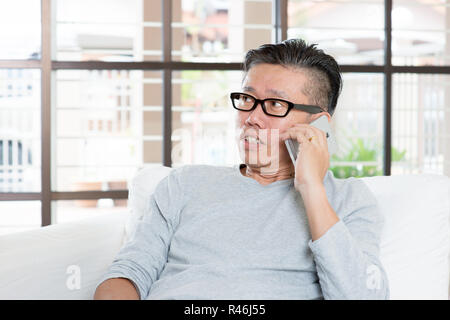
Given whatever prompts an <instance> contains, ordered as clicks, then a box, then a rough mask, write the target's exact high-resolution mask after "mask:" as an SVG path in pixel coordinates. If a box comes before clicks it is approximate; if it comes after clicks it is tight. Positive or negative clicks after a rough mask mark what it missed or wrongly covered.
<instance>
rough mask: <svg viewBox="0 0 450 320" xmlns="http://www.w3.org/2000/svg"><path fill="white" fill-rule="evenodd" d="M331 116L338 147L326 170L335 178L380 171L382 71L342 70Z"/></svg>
mask: <svg viewBox="0 0 450 320" xmlns="http://www.w3.org/2000/svg"><path fill="white" fill-rule="evenodd" d="M343 78H344V81H343V83H344V86H343V89H342V93H341V96H340V97H339V100H338V105H337V107H336V111H335V113H334V114H333V117H332V129H333V132H334V134H335V137H336V142H337V145H338V150H337V152H336V154H335V155H333V156H332V158H331V161H330V162H331V163H330V170H332V171H333V173H334V175H335V176H336V177H338V178H347V177H351V176H353V177H364V176H375V175H383V143H384V140H383V136H384V134H383V121H384V112H383V83H384V81H383V75H382V74H364V73H344V74H343Z"/></svg>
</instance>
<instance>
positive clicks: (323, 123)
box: [284, 116, 336, 166]
mask: <svg viewBox="0 0 450 320" xmlns="http://www.w3.org/2000/svg"><path fill="white" fill-rule="evenodd" d="M310 125H311V126H314V127H316V128H318V129H320V130H322V131H324V132H325V134H326V137H327V145H328V153H329V154H330V156H331V155H332V154H333V153H334V152H335V151H336V142H335V140H334V137H333V135H332V133H331V127H330V123H329V122H328V118H327V116H321V117H319V118H317V119H316V120H314V121H313V122H311V123H310ZM284 143H285V144H286V148H287V150H288V152H289V155H290V156H291V160H292V163H293V164H294V166H295V161H296V160H297V154H298V148H299V144H298V141H297V140H293V139H286V140H285V141H284Z"/></svg>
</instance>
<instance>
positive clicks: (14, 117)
mask: <svg viewBox="0 0 450 320" xmlns="http://www.w3.org/2000/svg"><path fill="white" fill-rule="evenodd" d="M40 105H41V83H40V71H39V70H33V69H0V192H34V191H36V192H39V191H40V190H41V176H40V174H41V122H40V121H41V110H40Z"/></svg>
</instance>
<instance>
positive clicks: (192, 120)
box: [172, 71, 242, 167]
mask: <svg viewBox="0 0 450 320" xmlns="http://www.w3.org/2000/svg"><path fill="white" fill-rule="evenodd" d="M173 77H174V78H173V82H172V83H173V97H172V102H173V107H172V128H173V132H172V162H173V167H176V166H180V165H183V164H210V165H234V164H236V163H238V161H240V158H239V152H238V146H237V145H236V142H235V140H234V134H235V127H234V125H235V119H234V117H235V112H236V110H235V109H233V108H232V106H231V102H230V101H229V94H230V92H231V91H239V89H240V85H241V81H242V73H241V72H240V71H181V72H174V74H173Z"/></svg>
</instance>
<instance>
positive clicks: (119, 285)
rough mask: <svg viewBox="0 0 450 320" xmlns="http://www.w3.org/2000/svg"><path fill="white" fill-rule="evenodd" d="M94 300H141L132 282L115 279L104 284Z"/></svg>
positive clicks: (98, 289)
mask: <svg viewBox="0 0 450 320" xmlns="http://www.w3.org/2000/svg"><path fill="white" fill-rule="evenodd" d="M94 300H139V293H138V292H137V290H136V287H135V286H134V284H133V283H132V282H131V281H130V280H128V279H125V278H113V279H108V280H106V281H104V282H102V283H101V284H100V285H99V286H98V287H97V290H95V294H94Z"/></svg>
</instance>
